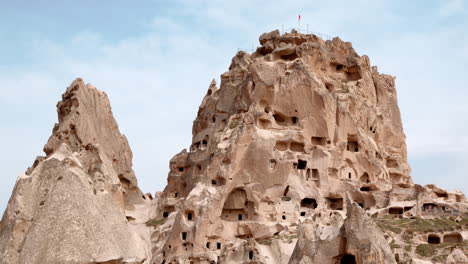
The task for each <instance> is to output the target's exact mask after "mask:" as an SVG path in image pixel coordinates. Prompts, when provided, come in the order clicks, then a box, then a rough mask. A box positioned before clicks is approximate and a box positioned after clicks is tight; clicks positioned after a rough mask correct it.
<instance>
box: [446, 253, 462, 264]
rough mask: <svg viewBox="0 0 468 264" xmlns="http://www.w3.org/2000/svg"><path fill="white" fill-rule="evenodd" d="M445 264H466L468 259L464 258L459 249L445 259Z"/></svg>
mask: <svg viewBox="0 0 468 264" xmlns="http://www.w3.org/2000/svg"><path fill="white" fill-rule="evenodd" d="M445 263H447V264H466V263H468V258H467V257H466V255H465V253H463V251H462V250H460V249H455V250H453V251H452V253H451V254H450V255H449V256H448V257H447V261H446V262H445Z"/></svg>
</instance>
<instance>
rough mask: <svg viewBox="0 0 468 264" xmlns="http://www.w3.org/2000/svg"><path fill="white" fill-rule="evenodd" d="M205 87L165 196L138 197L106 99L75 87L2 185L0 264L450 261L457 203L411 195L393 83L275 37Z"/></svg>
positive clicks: (311, 44)
mask: <svg viewBox="0 0 468 264" xmlns="http://www.w3.org/2000/svg"><path fill="white" fill-rule="evenodd" d="M259 40H260V44H261V46H260V47H258V48H257V50H256V52H254V53H253V54H248V53H246V52H243V51H241V52H239V53H237V54H236V56H235V57H234V58H233V59H232V63H231V65H230V67H229V71H228V72H226V73H224V74H222V76H221V83H220V86H219V87H218V85H217V84H216V82H215V81H212V83H211V85H210V86H209V89H208V92H207V94H206V96H205V98H204V99H203V101H202V104H201V106H200V108H199V111H198V116H197V118H196V120H195V121H194V124H193V130H192V134H193V141H192V144H191V146H190V149H189V150H183V151H182V152H180V153H179V154H177V155H175V156H174V158H173V159H172V160H171V161H170V172H169V175H168V184H167V187H166V188H165V190H164V191H163V192H158V193H156V195H155V198H154V199H153V198H152V197H151V195H149V194H147V195H146V194H142V193H141V191H140V190H139V188H138V186H137V181H136V178H135V175H134V173H133V170H132V154H131V151H130V148H129V146H128V142H127V140H126V139H125V137H124V136H122V135H121V134H120V132H119V130H118V127H117V124H116V122H115V120H114V119H113V117H112V113H111V110H110V106H109V102H108V99H107V96H106V95H105V94H104V93H103V92H100V91H98V90H96V89H95V88H94V87H92V86H91V85H89V84H88V85H85V84H84V83H83V82H82V81H81V80H80V79H78V80H76V81H75V82H74V83H73V84H72V85H71V86H70V87H69V88H68V89H67V91H66V93H65V94H64V96H63V99H62V101H61V102H59V104H58V113H59V123H58V124H57V125H56V126H55V128H54V130H53V135H52V136H51V138H50V139H49V141H48V143H47V144H46V146H45V147H44V151H45V153H46V156H45V157H39V158H38V159H37V160H36V162H35V163H34V165H33V166H32V167H31V168H30V169H28V171H27V173H26V174H24V175H21V176H20V177H19V178H18V181H17V184H16V186H15V189H14V191H13V194H12V197H11V199H10V202H9V205H8V208H7V210H6V212H5V214H4V216H3V219H2V221H1V223H0V263H1V264H3V263H8V264H10V263H28V264H29V263H32V264H35V263H145V264H149V263H158V264H159V263H164V264H167V263H187V264H188V263H190V264H191V263H194V264H195V263H273V264H274V263H278V264H279V263H281V264H283V263H291V264H295V263H304V264H305V263H321V264H328V263H330V264H335V263H360V264H362V263H459V262H460V263H463V262H466V254H467V253H468V249H467V242H466V238H467V237H468V231H467V230H468V217H467V215H468V214H467V213H468V203H467V200H466V199H465V197H464V195H463V193H461V192H457V191H453V192H448V191H445V190H442V189H440V188H438V187H436V186H434V185H426V186H420V185H417V184H414V183H413V182H412V179H411V177H410V172H411V170H410V167H409V165H408V163H407V150H406V142H405V134H404V132H403V126H402V122H401V118H400V111H399V108H398V103H397V95H396V90H395V82H394V77H392V76H389V75H384V74H380V73H378V70H377V68H376V67H372V66H371V64H370V61H369V58H368V57H367V56H359V55H358V54H357V53H356V52H355V51H354V49H353V48H352V45H351V44H350V43H349V42H343V41H341V40H340V39H339V38H334V39H333V40H327V41H325V40H322V39H321V38H319V37H317V36H315V35H304V34H299V33H297V32H294V31H293V32H291V33H286V34H280V33H279V32H278V31H273V32H270V33H265V34H263V35H262V36H260V39H259Z"/></svg>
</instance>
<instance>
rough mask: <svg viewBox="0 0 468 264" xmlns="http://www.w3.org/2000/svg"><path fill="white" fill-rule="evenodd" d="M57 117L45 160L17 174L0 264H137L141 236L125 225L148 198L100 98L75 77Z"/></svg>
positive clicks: (145, 243)
mask: <svg viewBox="0 0 468 264" xmlns="http://www.w3.org/2000/svg"><path fill="white" fill-rule="evenodd" d="M57 111H58V117H59V123H58V124H56V125H55V127H54V129H53V132H52V136H51V137H50V138H49V141H48V142H47V144H46V145H45V147H44V152H45V153H46V156H45V157H38V158H37V159H36V161H35V162H34V165H33V166H32V167H31V168H29V169H28V170H27V172H26V173H25V174H23V175H20V176H19V178H18V180H17V182H16V185H15V188H14V191H13V194H12V197H11V199H10V201H9V203H8V208H7V210H6V212H5V214H4V216H3V219H2V221H1V223H0V263H2V264H6V263H8V264H10V263H11V264H13V263H24V264H35V263H37V264H39V263H41V264H42V263H67V264H68V263H70V264H71V263H143V261H144V260H145V259H147V258H148V256H149V255H150V253H149V252H150V244H149V234H148V233H147V232H148V230H147V229H146V230H145V229H142V228H140V227H139V226H138V224H133V223H131V222H130V223H129V221H128V219H132V217H131V215H132V214H133V213H134V212H137V211H138V210H139V208H147V206H145V199H147V197H146V196H145V195H143V194H142V193H141V191H140V190H139V189H138V187H137V181H136V178H135V175H134V173H133V170H132V152H131V151H130V147H129V145H128V142H127V139H126V138H125V137H124V136H123V135H121V134H120V132H119V129H118V127H117V123H116V122H115V120H114V118H113V116H112V112H111V108H110V104H109V100H108V98H107V95H106V94H105V93H103V92H100V91H98V90H97V89H96V88H94V87H92V86H91V85H89V84H88V85H85V84H84V83H83V81H82V80H80V79H77V80H76V81H74V82H73V83H72V84H71V86H70V87H68V89H67V91H66V93H65V94H64V95H63V97H62V101H61V102H59V103H58V105H57ZM148 200H149V199H148ZM147 204H148V203H147ZM144 210H146V211H147V209H144ZM135 214H138V213H135ZM146 214H147V213H146ZM127 216H128V217H127ZM135 219H136V218H135ZM142 221H143V220H142ZM143 223H144V221H143ZM141 225H142V226H145V225H144V224H141V223H140V226H141Z"/></svg>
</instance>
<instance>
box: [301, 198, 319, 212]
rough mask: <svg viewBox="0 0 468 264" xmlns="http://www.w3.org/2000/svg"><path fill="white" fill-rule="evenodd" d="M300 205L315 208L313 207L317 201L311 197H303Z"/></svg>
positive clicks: (315, 206)
mask: <svg viewBox="0 0 468 264" xmlns="http://www.w3.org/2000/svg"><path fill="white" fill-rule="evenodd" d="M301 207H306V208H310V209H315V208H317V201H316V200H315V199H312V198H304V199H302V201H301Z"/></svg>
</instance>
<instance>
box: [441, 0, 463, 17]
mask: <svg viewBox="0 0 468 264" xmlns="http://www.w3.org/2000/svg"><path fill="white" fill-rule="evenodd" d="M442 2H443V3H442V5H441V7H440V9H439V15H440V16H442V17H451V16H454V15H457V14H463V13H464V12H465V0H444V1H442Z"/></svg>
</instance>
